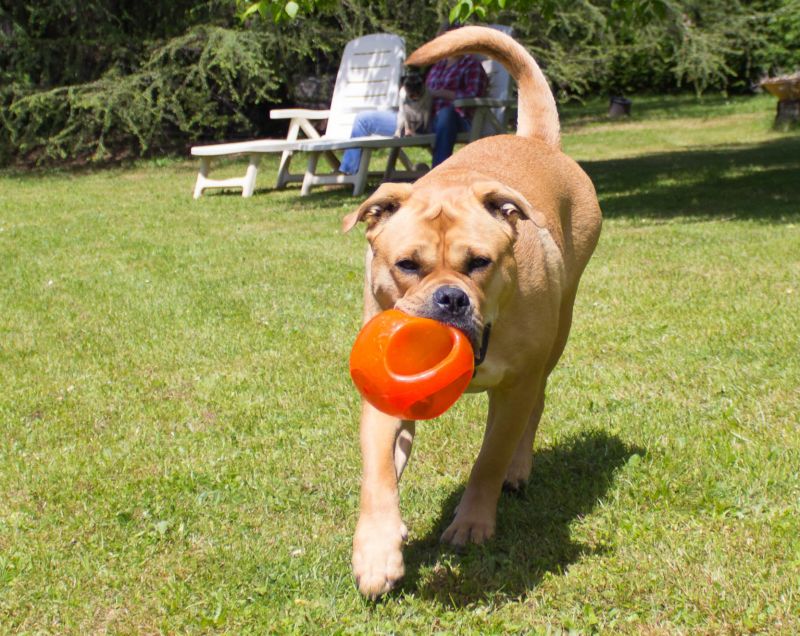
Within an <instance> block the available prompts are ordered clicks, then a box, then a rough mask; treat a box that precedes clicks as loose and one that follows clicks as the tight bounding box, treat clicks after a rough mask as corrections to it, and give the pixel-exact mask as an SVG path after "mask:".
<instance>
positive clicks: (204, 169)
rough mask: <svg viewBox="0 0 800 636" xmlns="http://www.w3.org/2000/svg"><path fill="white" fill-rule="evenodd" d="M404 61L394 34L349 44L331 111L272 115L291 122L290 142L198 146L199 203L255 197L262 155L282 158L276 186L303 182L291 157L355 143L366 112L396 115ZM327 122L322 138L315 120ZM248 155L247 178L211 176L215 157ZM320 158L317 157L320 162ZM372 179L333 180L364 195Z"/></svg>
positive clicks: (329, 156) (335, 164)
mask: <svg viewBox="0 0 800 636" xmlns="http://www.w3.org/2000/svg"><path fill="white" fill-rule="evenodd" d="M404 59H405V43H404V41H403V38H401V37H400V36H397V35H392V34H390V33H376V34H372V35H365V36H363V37H360V38H356V39H355V40H351V41H350V42H348V43H347V46H346V47H345V49H344V53H343V54H342V61H341V64H340V65H339V72H338V74H337V76H336V85H335V87H334V90H333V97H332V99H331V107H330V109H328V110H310V109H300V108H289V109H279V110H273V111H270V118H272V119H289V131H288V134H287V136H286V139H255V140H251V141H241V142H235V143H226V144H213V145H206V146H194V147H193V148H192V149H191V154H192V155H193V156H195V157H199V158H200V171H199V172H198V175H197V180H196V182H195V187H194V198H195V199H197V198H199V197H200V196H201V195H202V194H203V191H204V190H206V189H208V188H233V187H240V188H242V196H243V197H249V196H251V195H252V194H253V190H254V189H255V184H256V176H257V174H258V164H259V161H260V158H261V155H262V154H265V153H271V152H280V153H281V161H280V167H279V169H278V179H277V184H276V186H277V187H278V188H282V187H284V186H285V185H286V184H287V183H289V182H292V181H303V179H304V177H305V175H303V174H292V173H291V172H290V171H289V166H290V164H291V159H292V155H293V153H294V152H296V151H298V150H300V149H301V146H302V144H303V142H304V139H302V138H301V133H302V134H304V135H305V136H306V139H305V141H308V140H315V141H323V142H324V141H336V140H348V139H350V132H351V130H352V126H353V120H354V119H355V117H356V114H357V113H358V112H360V111H364V110H389V109H394V110H396V109H397V104H398V97H399V90H400V74H401V71H402V67H403V60H404ZM320 119H327V120H328V125H327V128H326V131H325V134H324V135H322V136H320V134H319V133H318V132H317V130H316V129H315V128H314V126H313V125H312V124H311V121H312V120H320ZM321 154H322V155H323V156H325V157H326V158H327V159H328V162H329V163H330V164H331V166H332V167H333V168H334V169H335V168H338V166H339V162H338V160H337V158H336V157H335V155H333V154H332V153H330V152H328V151H323V152H322V153H321ZM231 155H246V156H247V157H248V159H249V165H248V167H247V171H246V173H245V175H244V177H237V178H233V179H212V178H210V177H209V176H208V175H209V171H210V167H211V158H212V157H223V156H231ZM318 158H319V155H317V159H318ZM362 178H363V180H364V182H366V178H367V175H366V174H364V175H361V174H360V173H359V174H356V175H343V174H336V175H333V176H332V181H330V182H332V183H352V184H354V186H355V188H356V189H360V190H362V191H363V188H364V185H365V183H364V184H362V183H359V182H358V181H359V179H362Z"/></svg>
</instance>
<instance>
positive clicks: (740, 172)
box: [257, 135, 800, 222]
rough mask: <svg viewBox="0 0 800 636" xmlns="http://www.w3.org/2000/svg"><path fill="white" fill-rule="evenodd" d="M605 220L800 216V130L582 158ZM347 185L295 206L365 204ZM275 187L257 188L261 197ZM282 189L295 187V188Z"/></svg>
mask: <svg viewBox="0 0 800 636" xmlns="http://www.w3.org/2000/svg"><path fill="white" fill-rule="evenodd" d="M581 165H582V166H583V168H584V170H586V172H587V173H588V174H589V176H590V177H591V178H592V181H593V182H594V184H595V188H596V190H597V193H598V196H599V198H600V205H601V207H602V209H603V215H604V216H605V217H606V218H626V217H629V218H641V219H670V218H674V217H678V216H680V217H696V218H697V219H710V218H731V219H753V220H762V221H767V222H784V221H796V220H797V219H798V217H800V205H799V204H798V201H800V178H798V175H800V135H788V136H785V137H781V138H778V139H775V140H772V141H768V142H764V143H760V144H750V145H741V146H733V147H731V146H720V147H711V148H708V147H705V148H701V149H696V150H684V151H679V152H665V153H659V154H652V155H643V156H639V157H629V158H625V159H612V160H603V161H584V162H582V163H581ZM377 185H378V183H377V182H372V183H370V187H369V188H368V189H367V192H366V193H365V194H364V195H362V196H360V197H353V196H352V195H351V190H350V187H349V186H348V187H347V188H330V189H319V190H315V191H313V192H312V194H311V195H309V196H307V197H303V198H300V196H299V194H300V193H299V188H298V189H294V194H296V202H294V203H293V204H292V206H295V205H296V206H298V207H306V208H308V207H311V208H320V209H324V208H329V207H340V208H341V207H342V206H346V205H349V204H352V208H353V209H355V207H356V206H357V205H358V204H359V203H361V202H362V201H363V200H364V199H366V197H367V196H368V195H369V194H370V193H371V192H372V191H373V190H374V188H375V187H377ZM272 192H278V191H276V190H274V189H271V188H259V189H258V190H257V193H258V194H259V195H264V194H268V193H272ZM284 192H287V193H292V190H286V191H284Z"/></svg>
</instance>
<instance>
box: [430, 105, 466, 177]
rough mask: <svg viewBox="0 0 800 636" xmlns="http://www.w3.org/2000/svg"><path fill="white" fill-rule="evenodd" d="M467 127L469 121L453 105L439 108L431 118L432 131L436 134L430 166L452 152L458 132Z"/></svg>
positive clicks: (436, 164)
mask: <svg viewBox="0 0 800 636" xmlns="http://www.w3.org/2000/svg"><path fill="white" fill-rule="evenodd" d="M469 127H470V121H469V120H468V119H464V118H463V117H462V116H461V115H459V114H458V112H457V111H456V109H455V108H453V106H445V107H444V108H440V109H439V111H438V112H437V113H436V116H435V117H434V118H433V132H434V133H435V135H436V141H435V142H434V146H433V161H432V163H431V167H434V166H438V165H439V164H440V163H442V161H444V160H445V159H447V158H448V157H449V156H450V155H452V154H453V147H454V146H455V145H456V137H457V136H458V133H460V132H466V131H468V130H469Z"/></svg>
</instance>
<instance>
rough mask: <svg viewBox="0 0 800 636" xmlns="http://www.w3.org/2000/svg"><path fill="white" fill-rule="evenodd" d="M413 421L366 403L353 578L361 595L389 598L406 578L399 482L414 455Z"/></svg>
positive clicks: (363, 407) (362, 418)
mask: <svg viewBox="0 0 800 636" xmlns="http://www.w3.org/2000/svg"><path fill="white" fill-rule="evenodd" d="M413 431H414V425H413V422H402V421H401V420H399V419H397V418H395V417H391V416H389V415H385V414H384V413H381V412H380V411H378V410H377V409H375V408H373V407H372V406H370V405H369V404H367V403H366V402H365V403H364V404H363V406H362V411H361V456H362V461H363V475H362V479H361V512H360V515H359V518H358V525H357V526H356V533H355V536H354V537H353V574H354V575H355V577H356V584H357V585H358V589H359V590H361V593H362V594H364V595H365V596H369V597H371V598H376V597H378V596H380V595H381V594H385V593H386V592H388V591H389V590H391V589H392V587H394V584H395V583H396V582H397V581H398V580H400V579H401V578H402V577H403V574H404V572H405V570H404V567H403V552H402V546H403V541H405V539H406V536H407V531H406V527H405V525H404V524H403V520H402V519H401V517H400V494H399V492H398V488H397V482H398V479H399V475H400V473H402V471H403V468H404V467H405V464H406V461H407V460H408V454H409V453H410V452H411V441H412V439H413Z"/></svg>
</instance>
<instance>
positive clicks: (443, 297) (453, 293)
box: [433, 285, 469, 316]
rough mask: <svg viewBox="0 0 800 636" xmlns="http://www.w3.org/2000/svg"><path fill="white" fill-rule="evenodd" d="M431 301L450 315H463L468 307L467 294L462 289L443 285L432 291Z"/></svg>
mask: <svg viewBox="0 0 800 636" xmlns="http://www.w3.org/2000/svg"><path fill="white" fill-rule="evenodd" d="M433 302H434V303H436V306H437V307H438V308H439V309H442V310H443V311H445V312H446V313H447V314H448V315H450V316H463V315H464V314H466V313H467V310H468V309H469V296H467V294H466V292H465V291H464V290H463V289H459V288H458V287H454V286H452V285H445V286H444V287H440V288H439V289H437V290H436V291H435V292H433Z"/></svg>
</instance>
